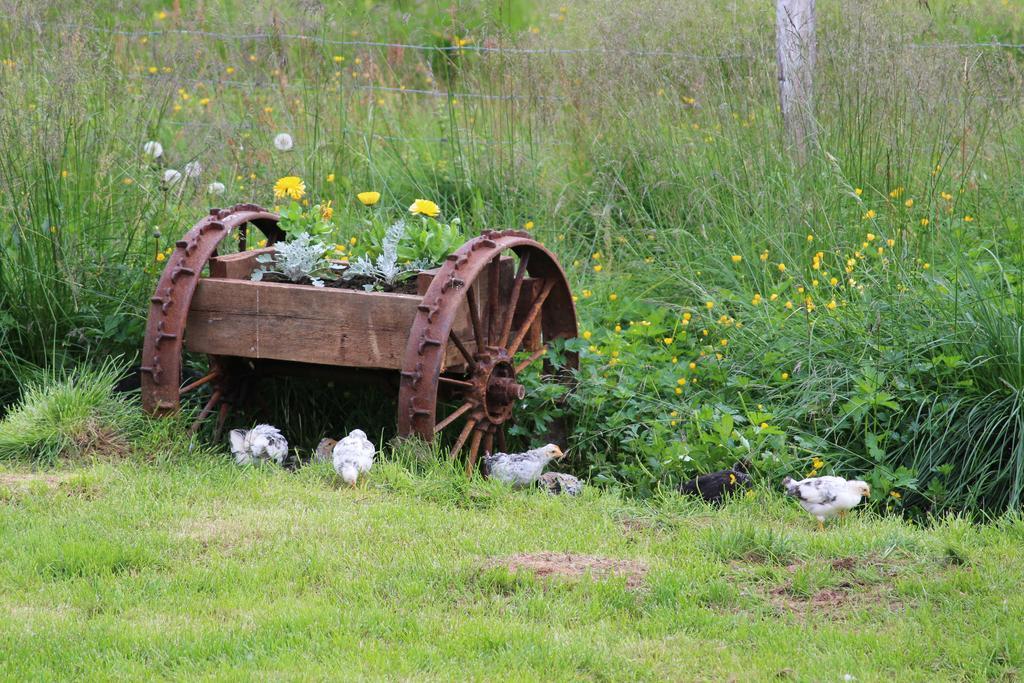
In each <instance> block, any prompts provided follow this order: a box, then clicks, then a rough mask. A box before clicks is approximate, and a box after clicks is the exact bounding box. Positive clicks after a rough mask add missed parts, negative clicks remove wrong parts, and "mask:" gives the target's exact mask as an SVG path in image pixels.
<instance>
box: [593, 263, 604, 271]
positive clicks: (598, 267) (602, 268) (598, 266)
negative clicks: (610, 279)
mask: <svg viewBox="0 0 1024 683" xmlns="http://www.w3.org/2000/svg"><path fill="white" fill-rule="evenodd" d="M602 270H604V267H603V266H602V265H601V264H600V263H598V264H597V265H595V266H594V272H595V273H600V272H601V271H602Z"/></svg>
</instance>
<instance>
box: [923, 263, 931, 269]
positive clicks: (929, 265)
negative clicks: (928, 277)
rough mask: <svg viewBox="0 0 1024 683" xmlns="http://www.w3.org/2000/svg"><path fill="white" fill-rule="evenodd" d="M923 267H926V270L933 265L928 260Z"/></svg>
mask: <svg viewBox="0 0 1024 683" xmlns="http://www.w3.org/2000/svg"><path fill="white" fill-rule="evenodd" d="M921 267H922V268H924V269H925V270H928V269H929V268H931V267H932V264H930V263H927V262H926V263H925V264H924V265H922V266H921Z"/></svg>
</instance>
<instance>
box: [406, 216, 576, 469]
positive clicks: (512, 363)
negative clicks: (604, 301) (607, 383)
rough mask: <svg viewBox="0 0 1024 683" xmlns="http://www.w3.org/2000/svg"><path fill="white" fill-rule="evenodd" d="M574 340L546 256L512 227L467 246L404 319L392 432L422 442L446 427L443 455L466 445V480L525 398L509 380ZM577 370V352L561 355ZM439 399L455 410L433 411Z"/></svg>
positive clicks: (568, 304)
mask: <svg viewBox="0 0 1024 683" xmlns="http://www.w3.org/2000/svg"><path fill="white" fill-rule="evenodd" d="M576 334H577V326H576V308H575V305H574V304H573V301H572V294H571V292H570V291H569V285H568V282H567V281H566V278H565V273H564V272H563V271H562V268H561V266H560V265H559V264H558V260H557V259H556V258H555V256H554V255H553V254H552V253H551V252H550V251H548V250H547V249H545V248H544V247H543V246H541V245H540V244H539V243H538V242H536V241H535V240H533V239H532V238H531V237H530V236H529V234H528V233H525V232H519V231H514V230H513V231H504V232H485V233H484V234H482V235H481V236H480V237H477V238H474V239H472V240H470V241H468V242H466V244H464V245H463V246H462V247H461V248H460V249H459V250H458V251H456V252H455V253H454V254H452V255H451V256H449V257H448V260H447V261H446V262H445V263H444V265H443V266H442V267H441V268H440V270H439V271H438V273H437V274H436V276H435V277H434V280H433V282H432V283H431V284H430V287H429V289H428V290H427V292H426V294H424V296H423V302H422V303H421V304H420V306H419V312H418V313H417V316H416V319H415V321H414V322H413V327H412V330H411V332H410V335H409V342H408V345H407V346H406V351H405V358H404V364H403V367H402V379H401V385H400V388H399V394H398V432H399V434H401V435H417V436H419V437H421V438H423V439H426V440H428V441H431V440H433V439H434V437H435V435H436V434H438V433H440V432H442V431H443V430H446V429H449V428H451V430H452V434H457V436H456V437H455V441H454V445H453V446H452V449H451V458H452V459H455V458H456V457H457V456H458V455H459V453H460V452H461V451H462V449H463V448H464V447H466V444H467V443H468V444H469V445H468V455H467V457H466V473H467V475H468V474H472V472H473V470H474V469H475V467H476V462H477V458H478V456H479V453H480V449H481V447H482V448H483V449H484V451H485V452H489V451H491V449H492V448H494V447H495V446H496V447H497V448H498V449H499V450H500V449H503V448H504V447H505V426H506V424H507V423H508V422H509V420H510V419H511V418H512V416H513V414H514V412H515V407H516V403H517V402H518V401H521V400H522V399H523V398H524V397H525V392H526V389H525V387H524V386H523V385H522V384H521V383H520V382H519V381H517V379H518V378H519V377H520V376H521V374H522V373H523V372H525V371H526V370H527V369H528V368H530V367H531V366H534V364H537V363H538V361H540V360H541V359H542V358H543V357H544V355H545V354H546V353H547V350H548V343H549V342H551V341H552V340H555V339H570V338H573V337H575V336H576ZM449 342H450V343H449ZM577 363H578V360H577V357H576V354H574V353H567V354H566V359H565V365H566V367H568V368H575V367H576V366H577ZM446 395H450V396H453V397H454V398H455V399H456V401H455V403H456V404H457V407H455V408H454V409H453V410H452V411H451V412H448V413H447V414H442V413H443V412H444V406H445V401H444V400H442V399H443V397H444V396H446ZM456 430H458V431H457V432H456Z"/></svg>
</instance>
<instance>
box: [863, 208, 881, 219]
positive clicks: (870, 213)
mask: <svg viewBox="0 0 1024 683" xmlns="http://www.w3.org/2000/svg"><path fill="white" fill-rule="evenodd" d="M877 215H878V214H877V213H875V210H874V209H868V210H867V213H865V214H864V220H866V221H869V220H871V219H872V218H874V217H875V216H877Z"/></svg>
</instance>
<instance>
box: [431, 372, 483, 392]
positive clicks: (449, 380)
mask: <svg viewBox="0 0 1024 683" xmlns="http://www.w3.org/2000/svg"><path fill="white" fill-rule="evenodd" d="M437 381H438V382H441V383H442V384H447V385H449V386H453V387H457V388H459V389H466V390H469V389H473V388H474V386H473V383H472V382H467V381H466V380H464V379H455V378H454V377H446V376H445V375H440V376H439V377H438V378H437Z"/></svg>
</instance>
